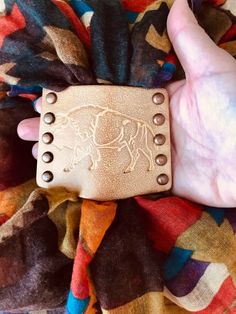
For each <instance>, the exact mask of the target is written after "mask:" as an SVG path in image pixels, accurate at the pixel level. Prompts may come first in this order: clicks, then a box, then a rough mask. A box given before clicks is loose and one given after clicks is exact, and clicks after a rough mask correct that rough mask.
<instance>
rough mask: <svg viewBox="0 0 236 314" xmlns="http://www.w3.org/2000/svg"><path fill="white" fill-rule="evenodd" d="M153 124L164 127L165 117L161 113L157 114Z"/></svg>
mask: <svg viewBox="0 0 236 314" xmlns="http://www.w3.org/2000/svg"><path fill="white" fill-rule="evenodd" d="M153 122H154V123H155V124H156V125H162V124H163V123H164V122H165V117H164V116H163V114H161V113H157V114H155V116H154V117H153Z"/></svg>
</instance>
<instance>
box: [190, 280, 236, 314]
mask: <svg viewBox="0 0 236 314" xmlns="http://www.w3.org/2000/svg"><path fill="white" fill-rule="evenodd" d="M216 275H217V274H216ZM235 299H236V289H235V287H234V284H233V282H232V279H231V277H228V278H227V279H226V280H225V281H224V283H223V284H222V286H221V287H220V290H219V291H218V293H217V294H216V295H215V296H214V298H213V300H212V302H211V304H210V305H209V306H208V307H207V308H206V309H204V310H202V311H198V312H195V313H196V314H212V313H214V314H222V313H227V314H235V313H236V304H235Z"/></svg>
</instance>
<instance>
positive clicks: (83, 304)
mask: <svg viewBox="0 0 236 314" xmlns="http://www.w3.org/2000/svg"><path fill="white" fill-rule="evenodd" d="M88 303H89V298H86V299H83V300H80V299H77V298H75V297H74V296H73V293H72V291H71V290H70V292H69V295H68V298H67V306H66V311H67V313H68V314H83V313H84V312H85V311H86V308H87V306H88Z"/></svg>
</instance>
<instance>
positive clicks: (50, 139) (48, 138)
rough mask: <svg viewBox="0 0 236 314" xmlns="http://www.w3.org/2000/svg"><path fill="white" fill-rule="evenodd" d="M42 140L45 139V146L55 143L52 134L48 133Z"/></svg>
mask: <svg viewBox="0 0 236 314" xmlns="http://www.w3.org/2000/svg"><path fill="white" fill-rule="evenodd" d="M42 139H43V142H44V144H50V143H52V141H53V135H52V133H48V132H47V133H44V134H43V137H42Z"/></svg>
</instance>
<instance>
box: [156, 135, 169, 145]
mask: <svg viewBox="0 0 236 314" xmlns="http://www.w3.org/2000/svg"><path fill="white" fill-rule="evenodd" d="M153 140H154V143H155V144H156V145H163V144H164V143H165V141H166V138H165V136H164V135H163V134H157V135H156V136H155V137H154V139H153Z"/></svg>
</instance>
